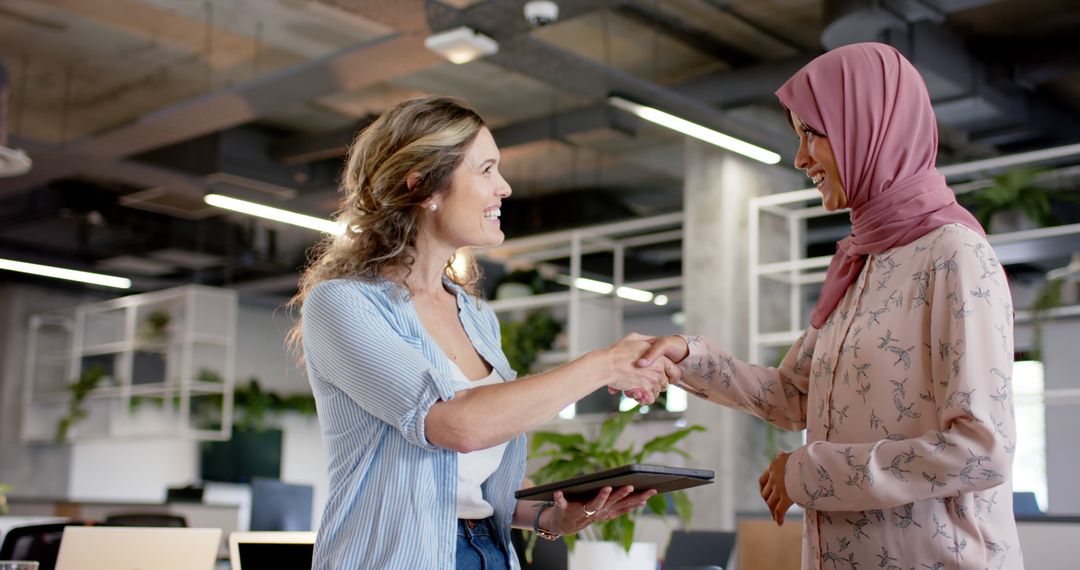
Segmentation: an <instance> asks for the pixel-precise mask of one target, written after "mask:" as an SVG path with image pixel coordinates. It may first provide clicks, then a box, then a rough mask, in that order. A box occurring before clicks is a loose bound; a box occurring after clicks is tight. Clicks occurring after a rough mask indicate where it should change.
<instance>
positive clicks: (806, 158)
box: [795, 137, 811, 172]
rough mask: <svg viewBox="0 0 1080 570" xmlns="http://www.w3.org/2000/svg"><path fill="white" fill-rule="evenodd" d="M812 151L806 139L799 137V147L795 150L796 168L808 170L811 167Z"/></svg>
mask: <svg viewBox="0 0 1080 570" xmlns="http://www.w3.org/2000/svg"><path fill="white" fill-rule="evenodd" d="M810 164H811V160H810V152H809V149H808V148H807V145H806V139H804V138H802V137H799V149H798V150H797V151H795V168H797V169H799V170H802V171H804V172H805V171H806V170H808V169H809V168H810Z"/></svg>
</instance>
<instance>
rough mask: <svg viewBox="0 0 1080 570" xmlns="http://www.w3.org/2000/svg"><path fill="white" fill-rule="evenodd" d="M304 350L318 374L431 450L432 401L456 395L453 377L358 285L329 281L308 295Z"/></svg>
mask: <svg viewBox="0 0 1080 570" xmlns="http://www.w3.org/2000/svg"><path fill="white" fill-rule="evenodd" d="M302 314H303V339H304V355H305V358H307V359H308V361H309V364H310V367H309V369H311V370H314V371H317V372H315V374H317V376H318V377H319V378H318V380H320V381H323V382H328V383H330V384H332V385H333V386H335V387H337V388H338V389H340V390H341V391H342V392H343V393H344V394H345V395H347V396H348V397H349V398H351V399H352V400H353V401H355V402H356V403H357V405H359V406H360V407H361V408H363V409H364V410H365V411H367V412H368V413H370V414H372V415H373V416H375V417H377V418H379V419H380V420H382V421H384V422H386V423H387V424H389V425H391V426H393V427H394V428H395V429H397V430H399V431H400V432H401V433H402V434H403V435H404V436H405V439H406V440H407V441H408V442H409V443H412V444H413V445H417V446H420V447H423V448H425V449H429V450H436V449H439V448H438V447H436V446H435V445H432V444H431V443H430V442H429V441H428V439H427V436H426V434H425V432H424V424H425V419H426V417H427V414H428V411H429V410H430V409H431V406H432V405H434V404H435V402H438V401H440V400H450V399H452V398H453V397H454V383H453V381H452V380H451V379H450V378H449V377H448V376H447V375H446V374H443V373H442V372H440V371H439V370H437V369H436V368H435V367H434V366H433V365H432V364H431V362H430V361H429V360H428V359H427V358H426V357H425V356H424V355H423V354H422V353H421V351H420V349H419V347H418V345H419V343H416V345H414V344H411V343H410V342H409V341H408V340H407V339H405V338H403V337H402V336H401V335H399V334H398V332H397V331H395V330H394V328H393V327H392V326H391V324H390V322H388V321H387V318H386V317H385V316H383V315H381V314H380V313H379V312H378V311H377V310H376V308H375V307H374V306H373V305H372V304H371V302H370V301H369V300H368V299H367V298H366V297H365V296H364V295H363V294H362V293H360V292H359V291H357V290H356V289H355V285H354V284H352V283H350V282H347V281H326V282H323V283H320V284H318V285H316V286H315V287H313V288H312V289H311V291H310V292H309V293H308V295H307V298H306V299H305V300H304V305H303V309H302Z"/></svg>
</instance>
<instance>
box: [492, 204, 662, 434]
mask: <svg viewBox="0 0 1080 570" xmlns="http://www.w3.org/2000/svg"><path fill="white" fill-rule="evenodd" d="M682 223H683V215H682V213H681V212H679V213H673V214H664V215H660V216H653V217H648V218H640V219H635V220H631V221H627V222H617V223H611V224H604V225H597V226H591V227H586V228H579V229H575V230H568V231H561V232H552V233H548V234H541V235H536V236H530V237H527V238H520V239H512V240H507V241H505V242H504V243H503V244H502V245H501V246H499V247H497V248H491V249H486V250H483V251H480V252H477V255H478V257H480V258H482V259H484V260H486V261H488V262H492V263H497V264H501V265H503V266H504V267H507V268H509V269H516V268H519V267H522V266H529V267H537V268H539V269H540V270H541V272H542V273H547V274H548V277H555V278H556V279H558V280H559V281H561V282H564V283H565V284H566V285H567V290H566V291H560V292H555V293H545V294H541V295H532V296H528V297H518V298H512V299H496V300H494V301H491V302H490V305H491V307H492V308H493V309H494V310H495V312H496V313H497V314H499V315H500V318H506V316H507V315H510V314H513V313H515V312H520V311H527V310H535V309H549V310H551V311H552V313H553V314H554V315H555V316H556V318H558V319H560V320H562V321H563V322H564V330H565V331H566V335H567V342H566V346H565V347H563V348H559V349H556V350H555V351H553V352H549V353H543V354H541V355H540V356H539V357H538V359H537V363H538V364H539V365H540V367H543V368H550V367H553V366H556V365H559V364H562V363H564V362H566V361H568V360H571V359H573V358H576V357H578V356H580V355H582V354H584V353H585V352H588V351H589V350H592V349H594V348H599V347H602V346H606V345H608V344H611V343H612V342H614V341H615V340H618V339H619V338H621V337H622V336H623V315H624V311H625V309H626V307H628V306H629V305H633V304H637V303H639V302H648V303H655V302H656V298H657V296H659V295H664V296H666V297H667V299H668V300H669V302H673V303H676V302H677V301H678V300H679V299H681V296H682V276H681V275H679V276H673V277H667V278H662V279H651V280H647V281H637V282H628V281H626V280H625V271H624V258H625V254H626V251H627V250H629V249H632V248H635V247H642V246H648V245H653V244H659V243H667V242H679V241H681V240H682ZM596 253H610V254H611V259H612V266H611V278H610V279H609V278H606V277H605V278H604V280H603V281H602V282H601V285H606V286H607V287H608V288H610V291H609V292H607V293H601V292H598V291H597V290H596V289H597V285H596V277H597V276H590V275H586V274H584V273H583V271H582V265H581V260H582V257H583V256H585V255H589V254H596ZM566 258H569V259H570V268H569V273H563V272H559V271H556V270H555V269H554V268H552V267H551V266H550V265H548V263H549V262H551V261H554V260H559V259H566ZM590 277H591V278H593V279H594V281H593V282H592V283H591V284H588V283H582V282H581V281H580V280H581V279H582V278H585V279H589V278H590ZM574 284H578V285H577V286H574ZM599 288H600V289H604V288H605V287H599ZM637 291H644V292H647V293H649V294H651V295H652V298H651V299H650V300H648V301H635V300H631V299H629V298H626V297H631V296H634V294H635V292H637ZM562 415H563V417H567V416H572V415H573V411H572V410H571V409H568V410H566V411H564V414H562Z"/></svg>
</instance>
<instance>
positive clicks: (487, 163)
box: [480, 158, 498, 170]
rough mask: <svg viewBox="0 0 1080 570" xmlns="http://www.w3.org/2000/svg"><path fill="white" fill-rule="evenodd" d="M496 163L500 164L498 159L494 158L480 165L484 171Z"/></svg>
mask: <svg viewBox="0 0 1080 570" xmlns="http://www.w3.org/2000/svg"><path fill="white" fill-rule="evenodd" d="M496 162H498V161H497V160H496V159H494V158H489V159H487V160H485V161H484V162H481V163H480V169H481V170H483V169H484V168H487V166H488V165H489V164H492V165H493V164H495V163H496Z"/></svg>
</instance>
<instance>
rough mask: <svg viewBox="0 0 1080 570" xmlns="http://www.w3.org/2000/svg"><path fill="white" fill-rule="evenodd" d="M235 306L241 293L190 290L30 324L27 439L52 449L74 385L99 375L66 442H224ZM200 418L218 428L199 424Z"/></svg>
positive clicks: (95, 307)
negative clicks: (177, 439) (178, 439)
mask: <svg viewBox="0 0 1080 570" xmlns="http://www.w3.org/2000/svg"><path fill="white" fill-rule="evenodd" d="M236 302H237V301H236V292H235V291H231V290H225V289H216V288H212V287H205V286H200V285H187V286H183V287H178V288H175V289H169V290H165V291H157V292H153V293H145V294H140V295H131V296H128V297H122V298H119V299H113V300H111V301H105V302H101V303H92V304H86V305H80V306H78V307H76V309H75V311H74V315H66V316H61V315H37V316H34V317H33V318H32V319H31V322H30V330H29V348H30V350H29V351H28V356H27V359H28V360H27V366H26V375H25V379H24V382H25V389H24V404H25V406H24V409H25V410H27V411H28V413H26V414H25V415H24V419H23V426H22V427H23V430H22V437H23V439H24V440H25V441H53V440H55V438H56V434H57V425H58V422H59V421H60V419H61V418H63V417H64V416H65V415H67V414H68V410H69V406H70V404H71V400H72V393H71V390H70V389H69V386H70V385H71V384H72V383H74V382H76V381H77V380H78V379H79V378H80V377H81V376H82V375H83V374H84V373H87V372H89V371H93V370H95V369H97V370H98V371H99V372H100V373H101V374H102V375H103V378H102V379H101V380H100V381H99V382H98V384H97V385H96V386H95V387H93V388H92V389H91V390H90V391H89V393H88V394H87V396H86V399H85V400H84V402H83V406H82V407H83V408H84V409H85V411H86V417H85V418H84V419H82V420H81V421H79V422H77V423H75V424H74V425H73V426H72V427H71V428H70V430H69V432H68V436H67V439H68V440H80V439H94V438H118V437H120V438H123V437H185V438H191V439H198V440H224V439H228V438H229V437H230V435H231V432H232V394H233V386H234V383H235V377H234V369H235V352H236V347H235V344H236V342H235V338H236ZM155 320H157V321H158V324H157V326H153V325H152V324H151V323H152V322H153V321H155ZM162 321H167V323H165V324H164V325H162ZM202 414H209V417H210V418H212V421H214V422H215V423H219V424H220V426H219V427H216V428H210V427H209V426H207V425H203V424H202V423H201V422H202V421H205V419H206V418H207V416H203V415H202Z"/></svg>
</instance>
